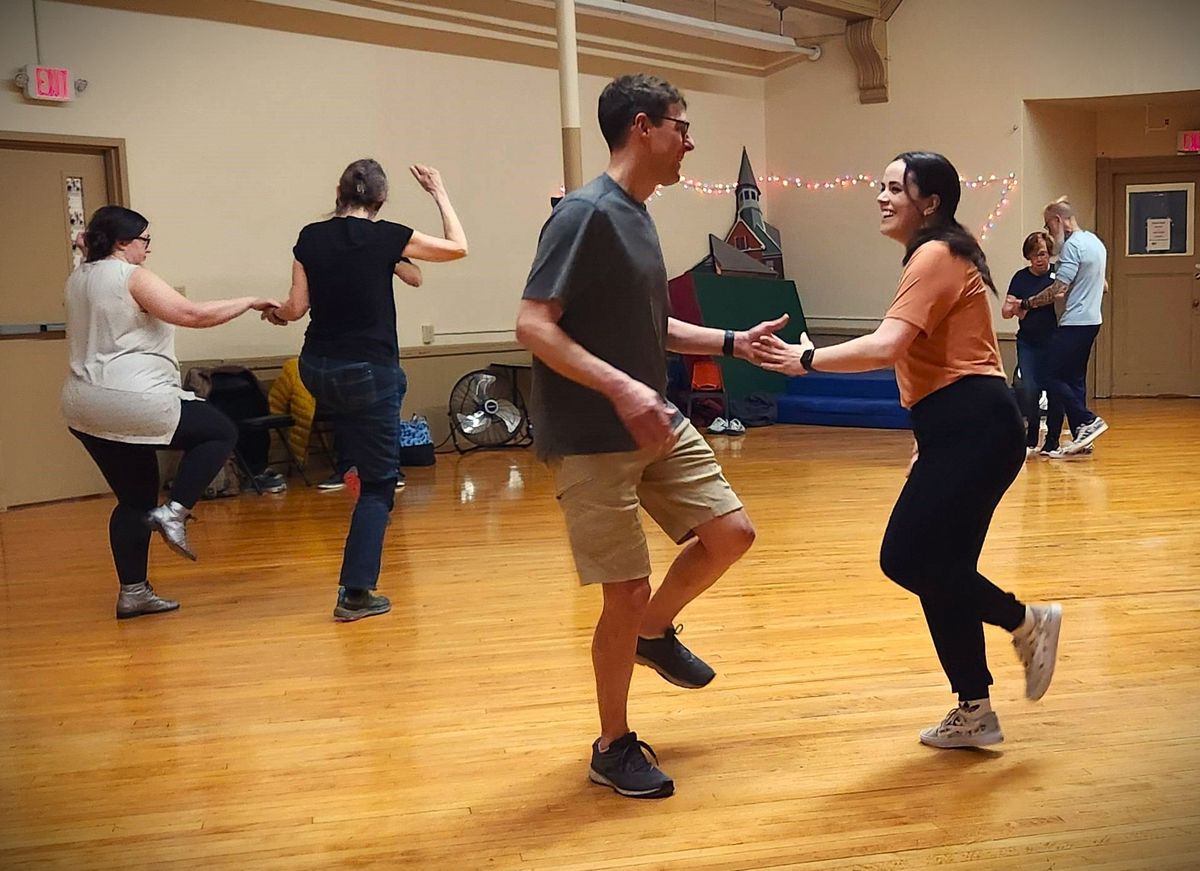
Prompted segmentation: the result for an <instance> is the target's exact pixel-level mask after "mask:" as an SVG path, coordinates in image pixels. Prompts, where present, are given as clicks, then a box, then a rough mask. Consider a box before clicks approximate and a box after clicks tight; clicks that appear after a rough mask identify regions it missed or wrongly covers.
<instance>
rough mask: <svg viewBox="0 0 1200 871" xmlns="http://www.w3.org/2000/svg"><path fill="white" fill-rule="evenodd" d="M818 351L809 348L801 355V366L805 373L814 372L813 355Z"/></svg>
mask: <svg viewBox="0 0 1200 871" xmlns="http://www.w3.org/2000/svg"><path fill="white" fill-rule="evenodd" d="M816 351H817V349H816V348H808V349H806V350H805V352H804V353H803V354H801V355H800V365H801V366H803V367H804V371H805V372H814V371H816V370H814V369H813V354H815V353H816Z"/></svg>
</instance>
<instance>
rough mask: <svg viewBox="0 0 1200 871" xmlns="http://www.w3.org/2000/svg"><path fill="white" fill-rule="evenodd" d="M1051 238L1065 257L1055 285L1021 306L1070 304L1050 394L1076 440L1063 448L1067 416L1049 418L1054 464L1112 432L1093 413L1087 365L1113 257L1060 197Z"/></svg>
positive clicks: (1051, 368)
mask: <svg viewBox="0 0 1200 871" xmlns="http://www.w3.org/2000/svg"><path fill="white" fill-rule="evenodd" d="M1042 217H1043V219H1044V220H1045V222H1046V232H1048V233H1049V234H1050V236H1051V237H1052V238H1053V239H1054V247H1055V249H1056V250H1058V251H1060V252H1061V253H1060V255H1059V258H1058V268H1057V270H1055V277H1054V283H1053V284H1051V285H1050V286H1049V287H1047V288H1046V289H1045V290H1043V291H1041V292H1040V293H1038V294H1035V295H1034V296H1031V297H1028V298H1026V299H1023V300H1021V303H1020V306H1021V308H1022V309H1024V310H1025V311H1033V310H1034V309H1037V308H1041V307H1043V306H1049V305H1053V304H1054V301H1055V300H1059V299H1062V300H1065V305H1066V307H1065V309H1064V311H1063V314H1062V317H1061V318H1059V320H1058V329H1057V330H1055V331H1054V333H1053V336H1052V338H1051V340H1050V346H1049V349H1048V351H1047V353H1046V376H1045V384H1046V390H1047V392H1048V393H1049V394H1050V396H1051V398H1052V399H1057V400H1058V404H1059V407H1060V408H1061V409H1062V410H1063V411H1065V413H1066V417H1067V423H1068V425H1069V426H1070V427H1071V433H1072V434H1073V440H1072V441H1071V443H1070V444H1066V445H1063V446H1061V447H1060V446H1059V444H1058V439H1059V433H1060V432H1061V431H1062V412H1058V413H1054V412H1055V407H1054V405H1052V407H1051V413H1050V414H1048V415H1047V420H1046V425H1047V432H1046V441H1045V442H1044V443H1043V444H1042V451H1041V454H1042V456H1044V457H1049V458H1051V459H1060V458H1062V457H1069V456H1074V455H1077V454H1082V453H1085V452H1087V450H1088V448H1089V447H1090V446H1091V444H1092V442H1094V441H1095V440H1096V439H1097V438H1099V437H1100V436H1101V435H1102V434H1103V433H1104V432H1105V431H1107V430H1108V424H1107V423H1106V422H1105V421H1104V418H1102V417H1100V416H1099V415H1097V414H1095V413H1094V412H1092V411H1091V409H1089V408H1088V407H1087V384H1086V381H1087V365H1088V358H1089V357H1090V356H1091V353H1092V344H1093V343H1094V342H1095V341H1096V334H1097V333H1099V332H1100V323H1101V320H1102V318H1101V314H1100V306H1101V304H1102V303H1103V301H1104V291H1105V288H1106V287H1107V282H1106V281H1105V279H1104V274H1105V269H1106V267H1107V264H1108V251H1107V249H1106V248H1105V247H1104V243H1103V242H1101V241H1100V240H1099V239H1098V238H1097V237H1096V235H1095V234H1094V233H1090V232H1088V231H1087V230H1084V229H1081V228H1080V226H1079V221H1078V220H1077V218H1076V216H1075V210H1074V209H1073V208H1072V206H1071V203H1070V201H1069V200H1068V199H1067V198H1066V197H1059V198H1058V199H1057V200H1055V201H1054V202H1052V203H1050V204H1049V205H1048V206H1046V208H1045V210H1044V211H1043V213H1042Z"/></svg>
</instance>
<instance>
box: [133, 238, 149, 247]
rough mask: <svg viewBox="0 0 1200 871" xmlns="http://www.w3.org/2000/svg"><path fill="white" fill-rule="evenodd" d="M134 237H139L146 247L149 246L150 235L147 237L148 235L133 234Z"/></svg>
mask: <svg viewBox="0 0 1200 871" xmlns="http://www.w3.org/2000/svg"><path fill="white" fill-rule="evenodd" d="M134 238H135V239H141V240H142V241H143V242H145V243H146V247H147V248H149V247H150V237H149V236H135V237H134Z"/></svg>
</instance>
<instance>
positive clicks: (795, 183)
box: [559, 172, 1017, 242]
mask: <svg viewBox="0 0 1200 871" xmlns="http://www.w3.org/2000/svg"><path fill="white" fill-rule="evenodd" d="M958 180H959V182H961V183H962V186H963V187H965V188H966V189H967V190H972V191H973V190H977V189H978V188H987V187H991V186H992V185H1000V200H999V201H998V202H997V203H996V205H995V206H994V207H993V208H992V210H991V211H990V212H988V215H987V217H986V218H984V220H983V223H982V224H981V225H980V226H979V241H981V242H982V241H983V240H985V239H986V238H987V237H988V233H989V232H990V231H991V230H994V229H995V228H996V222H997V221H999V220H1000V216H1001V215H1003V214H1004V212H1005V211H1006V210H1007V209H1008V205H1009V202H1010V200H1009V194H1010V193H1012V190H1013V188H1015V187H1016V186H1017V174H1016V173H1015V172H1010V173H1009V174H1008V175H1001V176H997V175H989V176H982V175H977V176H975V178H967V177H966V176H959V177H958ZM878 181H879V180H878V179H877V178H876V177H875V176H873V175H868V174H866V173H859V174H858V175H839V176H835V177H834V178H831V179H827V180H825V181H805V180H804V179H802V178H800V177H799V176H781V175H760V176H759V177H758V182H759V184H769V185H778V186H779V187H785V188H795V189H798V190H799V189H803V190H807V191H828V190H844V189H847V188H855V187H858V186H859V185H864V186H873V185H875V184H877V183H878ZM679 184H680V185H681V186H682V187H683V188H685V189H686V190H690V191H695V192H696V193H698V194H704V195H715V196H724V195H727V194H732V193H734V192H735V191H736V190H737V184H730V183H728V182H708V181H701V180H699V179H694V178H688V177H686V176H680V177H679ZM563 192H564V189H563V188H562V187H561V186H560V187H559V196H562V194H563ZM654 195H655V196H656V197H661V196H662V195H663V189H662V187H661V186H660V187H659V188H658V189H657V190H655V191H654Z"/></svg>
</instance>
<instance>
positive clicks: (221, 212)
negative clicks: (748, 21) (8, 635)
mask: <svg viewBox="0 0 1200 871" xmlns="http://www.w3.org/2000/svg"><path fill="white" fill-rule="evenodd" d="M29 8H30V5H29V4H28V3H16V2H12V3H9V2H5V3H0V68H3V69H5V70H9V69H15V68H17V67H19V66H21V65H23V64H25V63H30V62H32V61H33V60H34V42H33V26H32V15H31V13H30V11H29ZM38 17H39V24H40V32H41V43H42V51H43V59H44V61H46V62H47V63H53V64H61V65H66V66H69V67H70V68H71V69H72V71H73V72H74V73H75V74H76V75H81V76H84V77H86V78H87V79H88V81H89V83H90V84H89V87H88V90H87V92H86V93H85V94H84V95H83V96H82V97H81V98H80V99H79V100H77V101H76V102H74V103H73V104H71V105H68V106H50V105H33V104H29V103H27V102H26V101H25V100H24V99H23V98H22V97H21V96H20V95H19V94H18V93H16V92H15V91H12V90H4V91H2V92H0V129H11V130H20V131H37V132H53V133H70V134H77V135H93V136H111V137H121V138H124V139H125V140H126V141H127V143H128V157H129V172H130V193H131V197H132V203H133V206H134V208H136V209H138V210H139V211H142V212H144V213H145V214H146V215H147V217H149V218H150V219H151V220H152V221H153V229H152V233H153V236H154V254H153V256H152V258H151V261H150V264H149V265H150V267H151V268H152V269H154V270H155V271H156V272H158V273H159V274H161V275H162V276H163V277H164V278H166V279H167V280H168V281H169V282H171V283H172V284H174V285H177V286H178V285H182V286H185V287H186V289H187V293H188V294H189V296H192V297H194V298H197V299H209V298H217V297H220V296H227V295H235V294H257V295H279V294H284V293H286V291H287V282H288V278H289V275H290V262H291V246H292V244H293V243H294V241H295V237H296V233H297V231H298V230H299V228H300V227H301V226H302V225H303V224H305V223H307V222H309V221H313V220H319V219H321V218H323V217H324V216H325V214H326V212H327V210H328V209H329V208H330V206H331V204H332V199H333V188H334V185H335V184H336V181H337V178H338V175H339V174H340V172H341V170H342V169H343V168H344V166H345V165H346V164H347V163H348V162H349V161H350V160H352V159H355V158H357V157H360V156H363V155H371V156H374V157H376V158H377V159H379V160H380V161H381V163H383V165H384V167H385V168H386V169H387V170H388V171H389V173H390V176H391V178H392V190H393V193H392V201H391V202H390V203H389V205H388V206H387V208H386V209H385V211H384V217H386V218H390V219H392V220H400V221H404V222H406V223H410V224H412V225H413V226H415V227H417V228H419V229H423V230H426V231H434V232H440V224H439V223H438V221H437V212H436V210H435V209H434V207H433V205H432V202H431V201H430V199H429V197H428V196H426V195H425V194H424V193H422V192H421V191H420V189H419V188H418V187H417V186H416V184H415V182H413V180H412V179H411V178H410V177H409V176H408V174H407V172H406V170H405V166H406V165H407V164H409V163H413V162H429V163H433V164H435V165H436V166H438V167H439V168H440V169H441V170H442V172H443V175H444V177H445V178H446V180H447V185H448V187H449V190H450V193H451V196H452V198H453V199H454V201H455V204H456V205H457V207H458V209H459V213H460V215H461V217H462V219H463V223H464V225H465V227H466V230H467V234H468V237H469V239H470V242H471V256H470V257H469V258H467V259H466V260H465V261H462V262H460V263H455V264H448V265H430V266H428V267H427V269H426V283H425V285H424V287H422V288H420V289H418V290H411V289H404V290H401V291H399V293H400V302H401V304H400V312H401V315H400V341H401V344H402V345H417V344H419V343H420V324H422V323H431V324H433V325H434V327H435V329H436V330H437V332H438V334H439V335H440V336H441V337H442V338H441V339H440V341H443V342H449V343H456V344H457V343H461V342H464V341H482V340H495V339H497V338H505V337H506V336H507V337H511V333H510V332H509V331H510V330H511V327H512V323H513V320H514V317H515V312H516V305H517V300H518V298H519V295H520V291H521V288H522V286H523V284H524V279H525V275H526V273H527V271H528V268H529V263H530V261H531V259H532V255H533V251H534V247H535V244H536V241H537V233H538V230H539V228H540V226H541V224H542V222H543V221H544V220H545V217H546V215H547V214H548V212H549V197H550V196H551V195H552V194H554V193H556V192H557V189H558V185H559V183H560V180H561V157H560V152H559V148H560V146H559V142H560V134H559V109H558V84H557V74H556V72H555V71H554V70H552V69H546V68H544V67H539V66H532V65H523V64H518V63H505V62H499V61H495V60H482V59H475V58H470V57H461V56H455V55H452V54H443V53H432V52H422V51H415V50H412V49H408V48H396V47H392V46H385V45H366V44H362V43H359V42H354V41H350V40H341V39H331V38H322V37H316V36H310V35H304V34H299V33H281V32H276V31H272V30H267V29H262V28H252V27H243V26H237V25H232V24H226V23H220V22H214V21H198V20H191V19H187V18H177V17H167V16H159V15H150V14H143V13H136V12H124V11H115V10H110V9H103V8H95V7H91V6H80V5H73V4H68V3H55V2H50V0H40V2H39V4H38ZM628 69H629V70H630V71H633V70H635V69H636V67H635V66H633V65H630V67H629V68H628ZM687 78H688V79H689V80H694V81H699V82H701V83H711V86H710V87H708V88H707V90H706V89H704V87H700V88H694V89H691V90H688V92H687V97H688V100H689V103H690V107H691V115H692V117H693V118H694V119H695V127H694V130H695V137H696V139H697V141H698V143H699V148H698V150H697V151H696V152H695V153H694V154H693V155H692V156H691V158H689V160H688V162H687V164H686V165H685V170H687V171H689V172H690V173H692V174H694V175H696V176H698V177H704V178H718V179H729V178H732V177H734V176H735V175H736V172H737V166H738V163H737V162H738V159H739V156H740V150H741V147H742V145H743V144H745V145H747V146H748V147H749V148H750V151H751V154H752V155H753V156H754V157H755V158H756V160H757V161H758V162H760V163H762V162H764V161H765V150H766V149H765V127H764V120H763V111H764V101H763V81H762V79H756V78H751V77H746V76H706V77H698V76H691V77H687ZM581 79H582V81H581V99H582V104H583V106H584V125H583V150H584V170H585V174H587V175H589V176H590V175H592V174H595V173H598V172H600V171H601V170H602V169H603V166H604V161H605V159H606V155H607V151H606V149H605V148H604V144H603V140H602V139H601V137H600V134H599V131H598V129H597V128H596V125H595V121H594V120H593V119H594V107H595V104H596V99H597V97H598V96H599V93H600V90H601V89H602V87H603V85H604V83H605V81H606V79H605V78H603V77H601V76H598V75H584V76H582V77H581ZM651 210H652V212H653V214H654V216H655V220H656V221H657V222H658V223H659V226H660V229H661V234H662V238H663V248H664V252H665V255H666V259H667V264H668V267H669V269H670V270H671V271H672V273H674V272H679V271H682V270H684V269H686V268H687V267H689V266H691V265H692V264H693V263H694V262H695V261H696V260H698V259H700V257H701V256H703V254H704V253H705V243H706V239H707V234H708V233H709V232H710V231H714V230H715V231H717V232H720V231H722V230H723V229H724V228H725V227H726V226H727V225H728V223H729V220H730V218H731V217H732V201H731V200H729V199H718V198H703V197H701V196H700V195H698V194H693V193H690V192H687V191H683V190H672V191H669V192H668V193H667V194H666V195H665V196H663V197H661V198H657V199H655V200H654V201H653V203H652V205H651ZM301 335H302V331H301V328H300V327H299V326H296V327H292V328H290V329H288V330H280V329H272V328H268V327H266V326H264V325H262V324H261V323H260V322H259V321H257V320H255V319H251V318H250V317H246V318H243V319H241V320H239V321H237V322H235V323H232V324H228V325H225V326H223V327H219V328H216V329H213V330H205V331H186V330H181V331H180V333H179V338H178V350H179V355H180V357H181V358H184V359H186V358H202V357H237V356H246V355H249V356H262V355H273V354H287V353H291V352H294V351H296V350H298V349H299V347H300V343H301Z"/></svg>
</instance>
